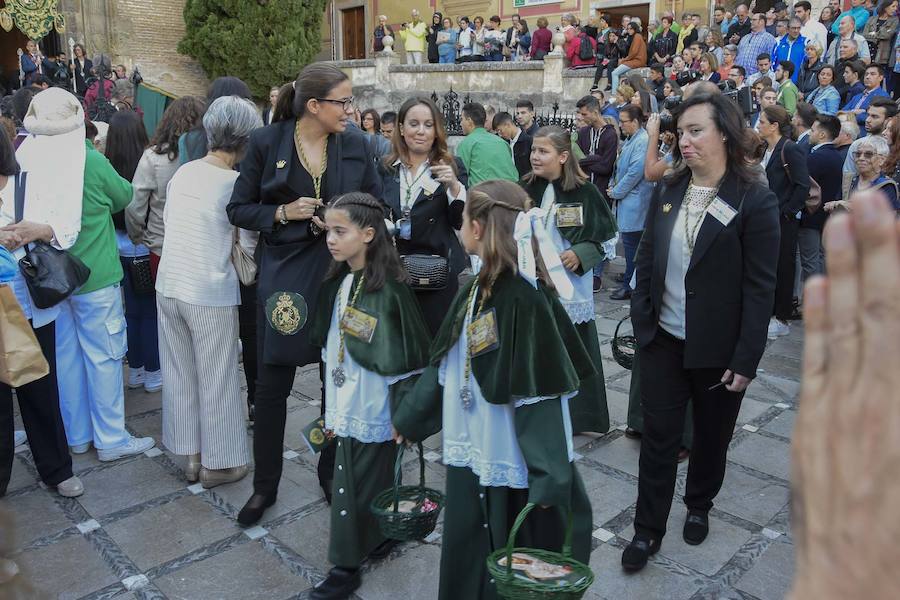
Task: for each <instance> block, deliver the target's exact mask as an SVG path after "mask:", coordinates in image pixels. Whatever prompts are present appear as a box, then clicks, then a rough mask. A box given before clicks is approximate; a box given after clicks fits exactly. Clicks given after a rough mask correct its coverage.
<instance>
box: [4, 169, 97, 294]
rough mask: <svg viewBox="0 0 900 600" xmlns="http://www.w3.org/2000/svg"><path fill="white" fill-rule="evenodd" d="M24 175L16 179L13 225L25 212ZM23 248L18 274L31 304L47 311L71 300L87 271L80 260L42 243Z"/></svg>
mask: <svg viewBox="0 0 900 600" xmlns="http://www.w3.org/2000/svg"><path fill="white" fill-rule="evenodd" d="M27 175H28V173H19V174H18V175H16V181H15V185H16V223H18V222H19V221H21V220H22V215H23V214H24V209H25V182H26V179H27ZM30 246H31V247H30V248H26V251H25V257H24V258H22V259H20V260H19V270H20V271H21V272H22V277H23V278H24V279H25V284H26V285H27V286H28V292H29V294H31V300H32V302H34V305H35V306H36V307H38V308H42V309H43V308H50V307H51V306H55V305H57V304H59V303H60V302H62V301H63V300H65V299H66V298H68V297H69V296H71V295H72V294H73V293H75V291H77V290H78V288H80V287H81V286H83V285H84V284H85V282H86V281H87V280H88V277H90V276H91V270H90V269H89V268H88V267H87V266H86V265H85V264H84V263H83V262H81V260H80V259H78V258H77V257H75V256H72V254H70V253H69V252H67V251H65V250H58V249H57V248H54V247H53V246H51V245H50V244H48V243H46V242H42V241H37V242H34V243H32V244H31V245H30Z"/></svg>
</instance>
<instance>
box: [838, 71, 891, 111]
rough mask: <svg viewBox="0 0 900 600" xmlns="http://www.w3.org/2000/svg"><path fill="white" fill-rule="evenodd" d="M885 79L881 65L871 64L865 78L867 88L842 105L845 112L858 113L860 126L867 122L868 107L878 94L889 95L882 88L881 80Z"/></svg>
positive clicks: (864, 83)
mask: <svg viewBox="0 0 900 600" xmlns="http://www.w3.org/2000/svg"><path fill="white" fill-rule="evenodd" d="M883 80H884V70H883V69H882V68H881V65H869V66H868V67H866V76H865V77H864V78H863V85H865V89H863V91H862V92H860V93H859V94H856V95H855V96H853V97H852V98H850V100H848V101H847V103H846V104H845V105H844V106H842V107H841V110H842V111H844V112H852V113H853V114H855V115H856V122H857V123H859V125H860V126H863V125H865V123H866V116H867V114H866V109H868V108H869V105H870V104H871V103H872V100H873V99H875V98H877V97H878V96H887V95H888V93H887V92H886V91H884V90H883V89H882V88H881V82H882V81H883Z"/></svg>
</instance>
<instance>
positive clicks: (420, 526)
mask: <svg viewBox="0 0 900 600" xmlns="http://www.w3.org/2000/svg"><path fill="white" fill-rule="evenodd" d="M417 446H418V448H419V485H401V484H402V483H403V451H404V449H405V446H400V450H399V451H398V452H397V460H396V462H395V463H394V487H392V488H388V489H386V490H384V491H383V492H381V493H380V494H378V495H377V496H375V499H374V500H372V504H371V506H370V509H371V511H372V514H373V515H375V518H376V519H377V520H378V527H379V528H380V529H381V533H383V534H384V535H385V537H387V538H389V539H392V540H400V541H402V542H408V541H412V540H421V539H422V538H424V537H425V536H427V535H428V534H429V533H431V532H432V531H434V528H435V526H436V525H437V521H438V516H440V514H441V509H443V508H444V503H445V501H444V494H442V493H441V492H439V491H438V490H435V489H432V488H427V487H425V457H424V450H423V448H422V442H419V443H418V444H417ZM426 498H427V499H428V500H430V501H431V502H433V503H434V504H436V505H437V507H436V508H434V509H432V510H430V511H427V512H400V511H399V510H398V507H399V504H400V502H402V501H404V500H411V501H413V502H415V503H416V505H419V504H421V503H422V502H423V501H424V500H425V499H426Z"/></svg>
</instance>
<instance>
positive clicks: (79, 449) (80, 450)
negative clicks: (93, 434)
mask: <svg viewBox="0 0 900 600" xmlns="http://www.w3.org/2000/svg"><path fill="white" fill-rule="evenodd" d="M90 449H91V442H85V443H83V444H78V445H77V446H69V452H71V453H72V454H84V453H85V452H87V451H88V450H90Z"/></svg>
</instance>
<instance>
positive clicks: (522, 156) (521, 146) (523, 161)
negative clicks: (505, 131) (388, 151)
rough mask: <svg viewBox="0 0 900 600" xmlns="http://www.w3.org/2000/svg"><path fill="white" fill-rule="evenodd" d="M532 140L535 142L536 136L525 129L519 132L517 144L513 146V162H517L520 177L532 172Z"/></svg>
mask: <svg viewBox="0 0 900 600" xmlns="http://www.w3.org/2000/svg"><path fill="white" fill-rule="evenodd" d="M532 142H534V138H532V137H531V136H530V135H528V134H527V133H525V132H524V131H523V132H522V133H520V134H519V139H518V140H516V145H515V146H513V151H512V152H513V162H514V163H516V170H517V171H518V172H519V177H520V178H522V177H525V175H527V174H528V173H531V144H532Z"/></svg>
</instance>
